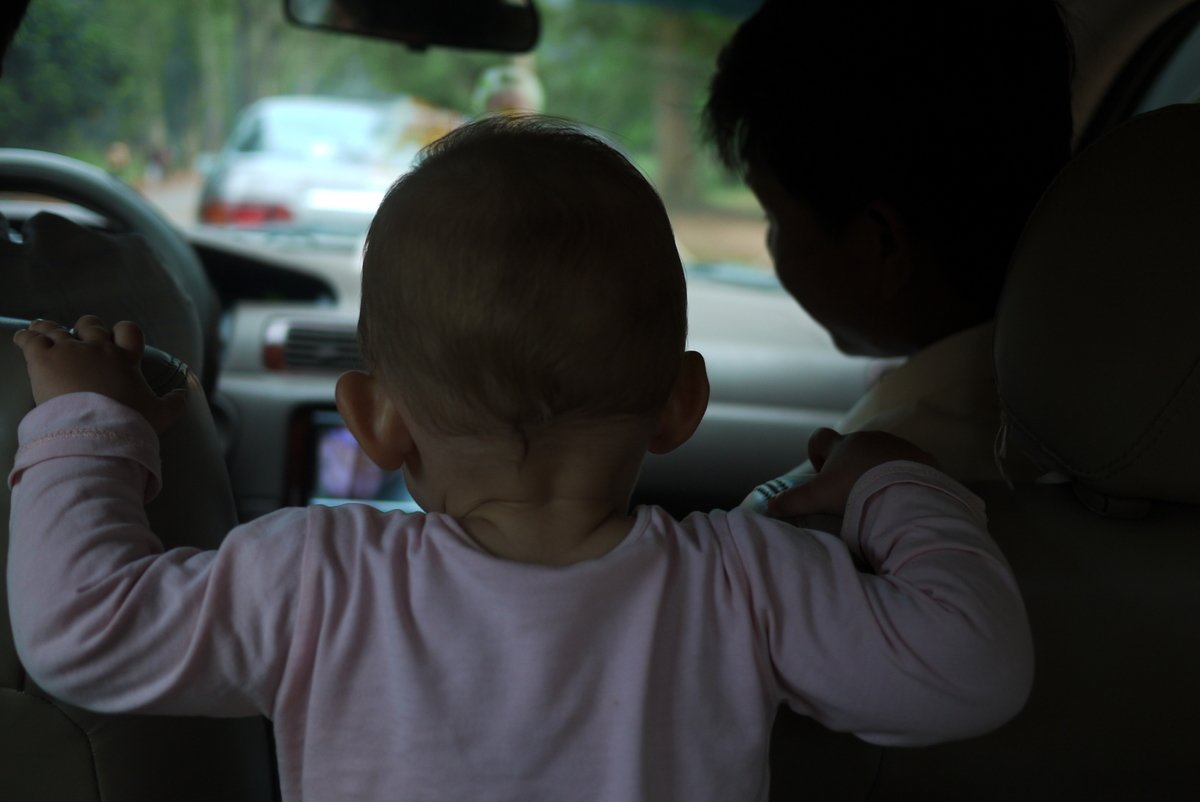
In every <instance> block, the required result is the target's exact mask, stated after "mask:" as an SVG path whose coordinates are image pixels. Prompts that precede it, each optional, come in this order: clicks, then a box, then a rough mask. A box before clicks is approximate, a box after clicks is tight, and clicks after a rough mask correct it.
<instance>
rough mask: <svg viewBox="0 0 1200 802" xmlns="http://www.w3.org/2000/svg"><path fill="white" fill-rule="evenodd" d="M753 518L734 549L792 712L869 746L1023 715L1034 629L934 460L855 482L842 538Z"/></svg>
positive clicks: (972, 516) (974, 731) (961, 496)
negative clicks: (757, 531) (750, 534)
mask: <svg viewBox="0 0 1200 802" xmlns="http://www.w3.org/2000/svg"><path fill="white" fill-rule="evenodd" d="M829 467H831V465H830V464H827V465H826V468H829ZM745 520H746V523H747V524H749V525H752V526H757V527H761V534H762V537H761V539H759V538H749V539H747V540H745V541H739V542H741V543H745V544H746V547H745V548H742V549H739V550H740V551H741V553H742V555H743V559H744V561H745V564H746V566H747V577H748V581H749V583H750V594H751V599H752V603H753V605H754V609H755V612H756V617H757V620H758V623H759V625H760V627H762V629H763V631H764V635H765V637H764V641H765V644H766V649H767V651H768V658H767V659H768V660H769V663H770V666H771V668H772V670H773V673H774V678H775V681H776V682H777V683H778V685H779V688H780V691H781V694H782V696H783V697H784V698H785V699H786V700H787V701H788V702H789V704H790V705H791V706H792V707H793V708H794V709H796V710H797V711H798V712H801V713H804V714H806V715H811V716H813V717H814V718H815V719H817V720H818V721H820V722H821V723H823V724H825V725H826V726H828V727H830V728H831V729H834V730H838V731H848V732H853V733H855V734H857V735H858V736H859V737H861V738H863V739H864V740H868V741H871V742H873V743H879V744H885V745H900V746H917V745H922V744H929V743H936V742H939V741H945V740H952V739H959V738H967V737H972V736H975V735H980V734H983V733H985V732H988V731H990V730H992V729H994V728H996V727H998V726H999V725H1001V724H1003V723H1004V722H1005V721H1007V720H1008V719H1010V718H1011V717H1012V716H1014V715H1015V714H1016V713H1017V712H1018V711H1019V710H1020V709H1021V707H1022V705H1023V704H1024V702H1025V699H1026V697H1027V696H1028V693H1029V690H1030V687H1031V684H1032V676H1033V647H1032V641H1031V637H1030V632H1029V624H1028V620H1027V618H1026V615H1025V609H1024V605H1023V603H1022V600H1021V597H1020V593H1019V591H1018V589H1017V585H1016V582H1015V580H1014V578H1013V576H1012V574H1011V572H1010V571H1009V568H1008V565H1007V563H1006V561H1005V560H1004V557H1003V556H1002V555H1001V553H1000V551H999V549H998V548H997V546H996V544H995V543H994V542H993V541H992V539H991V538H990V537H989V536H988V534H987V531H986V519H985V516H984V510H983V505H982V502H980V501H979V499H978V498H977V497H975V496H974V495H973V494H971V493H970V492H969V491H968V490H966V488H964V487H962V486H961V485H959V484H958V483H957V482H955V481H954V480H952V479H950V478H949V477H947V476H945V475H944V474H942V473H940V472H938V471H937V470H935V469H933V468H931V467H929V466H927V465H924V464H918V463H915V462H912V461H897V462H889V463H886V464H883V465H879V466H876V467H873V468H871V469H870V470H868V471H867V472H866V473H865V474H863V475H862V476H861V478H859V480H858V481H857V482H856V483H855V484H854V485H853V489H852V491H851V492H850V494H849V499H848V503H847V506H846V511H845V518H844V523H843V528H842V532H841V538H840V541H841V542H839V539H838V538H837V537H835V536H833V535H829V534H826V533H823V532H811V531H806V530H799V531H797V530H786V529H785V528H784V525H783V524H777V523H775V522H773V521H770V520H769V519H765V518H761V517H747V518H746V519H745ZM731 523H736V520H735V521H732V522H731ZM776 530H777V531H776ZM847 546H848V547H849V549H847ZM854 558H857V559H858V561H859V564H861V565H865V566H866V569H865V570H859V569H858V568H856V565H855V559H854Z"/></svg>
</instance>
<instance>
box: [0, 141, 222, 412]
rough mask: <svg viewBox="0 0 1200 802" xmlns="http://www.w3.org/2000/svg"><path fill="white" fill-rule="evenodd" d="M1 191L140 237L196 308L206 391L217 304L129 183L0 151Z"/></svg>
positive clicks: (64, 161) (186, 254)
mask: <svg viewBox="0 0 1200 802" xmlns="http://www.w3.org/2000/svg"><path fill="white" fill-rule="evenodd" d="M0 191H5V192H29V193H35V194H38V195H46V196H49V197H53V198H58V199H61V200H65V201H69V202H70V203H74V204H76V205H78V206H82V207H83V208H85V209H88V210H90V211H93V212H95V213H96V214H99V215H101V216H103V217H105V218H106V219H108V220H110V221H111V222H112V223H113V224H114V226H115V228H116V229H117V230H120V231H125V232H129V233H134V234H140V235H141V236H142V237H144V238H145V240H146V242H147V244H148V245H149V246H150V249H151V250H152V251H153V252H154V253H155V255H156V256H158V258H159V261H161V262H162V265H163V267H164V268H165V269H166V272H167V273H168V274H169V275H170V276H171V277H172V278H173V279H174V280H175V281H176V283H177V284H178V285H179V286H180V287H181V288H182V290H183V292H184V294H186V295H187V296H188V297H189V298H190V299H191V301H192V303H193V304H194V305H195V307H196V313H197V315H198V317H199V318H200V326H201V329H202V337H203V345H204V354H203V356H204V362H203V364H201V365H193V366H191V367H192V369H193V370H194V371H195V372H196V374H197V375H198V376H199V377H200V380H201V384H202V386H203V387H204V388H205V390H207V391H210V392H211V390H212V388H213V385H214V382H215V379H216V361H217V360H216V353H217V343H218V324H219V316H220V305H219V303H218V300H217V293H216V291H215V290H214V289H213V286H212V284H211V283H209V280H208V275H207V274H206V273H205V272H204V266H203V265H202V264H201V263H200V259H199V258H198V257H197V256H196V252H195V251H194V250H192V247H191V246H190V245H189V244H188V242H187V240H186V239H184V237H183V235H182V234H181V233H180V232H179V230H178V229H176V228H175V226H174V225H172V224H171V223H170V221H168V220H167V219H166V218H165V217H164V216H163V215H162V214H161V213H159V212H158V211H157V210H156V209H155V208H154V207H153V206H151V205H150V203H148V202H147V201H146V199H145V198H143V197H142V196H141V195H139V194H138V193H137V191H136V190H134V189H133V188H132V187H130V186H129V185H127V184H125V183H123V182H121V181H119V180H118V179H116V178H114V177H113V176H111V175H109V174H108V173H107V172H105V171H104V170H102V169H100V168H99V167H96V166H94V165H91V164H87V163H86V162H81V161H79V160H77V159H72V158H69V157H66V156H60V155H58V154H56V153H48V152H45V151H40V150H25V149H21V148H0Z"/></svg>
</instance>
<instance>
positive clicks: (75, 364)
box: [13, 315, 187, 432]
mask: <svg viewBox="0 0 1200 802" xmlns="http://www.w3.org/2000/svg"><path fill="white" fill-rule="evenodd" d="M13 342H14V343H16V345H17V347H18V348H20V349H21V352H22V353H23V354H24V355H25V365H26V367H27V369H28V371H29V384H30V387H31V389H32V390H33V400H34V402H35V403H38V404H42V403H45V402H46V401H49V400H50V399H52V398H57V397H58V396H60V395H67V394H70V393H80V392H92V393H100V394H101V395H106V396H108V397H109V398H111V399H113V400H114V401H119V402H121V403H122V404H125V405H126V406H128V407H130V408H131V409H134V410H136V411H137V412H139V413H141V415H142V416H143V417H144V418H145V419H146V420H147V421H149V423H150V425H151V426H153V427H154V431H156V432H162V431H163V430H165V429H166V428H167V427H168V426H170V425H171V424H172V423H173V422H174V421H175V420H177V419H178V418H179V416H180V415H182V414H183V410H184V407H185V405H186V402H187V399H186V395H185V394H186V390H185V389H183V388H180V389H178V390H172V391H171V392H170V393H168V394H167V395H166V396H163V397H161V398H160V397H159V396H158V395H156V394H155V392H154V390H152V389H151V388H150V385H149V383H147V381H146V379H145V377H144V376H142V372H141V369H140V364H141V361H142V353H143V352H144V351H145V348H146V343H145V340H144V339H143V337H142V330H141V329H140V328H138V327H137V325H136V324H134V323H130V322H129V321H121V322H120V323H118V324H117V325H116V326H114V327H113V328H112V329H111V330H109V329H108V327H107V326H105V325H104V322H103V321H102V320H100V318H98V317H96V316H95V315H84V316H83V317H81V318H79V320H78V321H77V322H76V323H75V329H74V331H73V332H71V331H67V330H66V329H65V328H63V327H62V326H60V325H58V324H57V323H55V322H54V321H52V320H36V321H34V322H33V323H31V324H29V328H27V329H22V330H20V331H18V332H17V333H16V334H14V335H13Z"/></svg>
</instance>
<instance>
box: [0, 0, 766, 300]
mask: <svg viewBox="0 0 1200 802" xmlns="http://www.w3.org/2000/svg"><path fill="white" fill-rule="evenodd" d="M538 8H539V10H540V12H541V15H542V38H541V41H540V43H539V44H538V46H537V49H536V50H535V51H534V52H533V53H531V54H528V55H522V56H516V57H513V56H508V55H503V54H491V53H476V52H462V51H454V50H448V49H432V50H430V51H428V52H424V53H418V52H412V51H409V50H408V49H406V48H405V47H404V46H402V45H398V44H396V43H391V42H386V41H379V40H373V39H364V38H357V37H352V36H345V35H337V34H330V33H325V32H319V31H309V30H304V29H301V28H298V27H295V26H293V25H291V24H290V23H288V22H287V21H286V20H285V19H284V17H283V12H282V4H281V3H280V2H279V1H278V0H258V1H256V2H248V1H246V0H243V1H242V2H233V0H205V1H204V2H196V1H195V0H89V1H88V2H83V0H34V2H33V3H32V4H31V6H30V9H29V12H28V15H27V17H26V19H25V22H24V24H23V25H22V27H21V29H20V31H19V32H18V35H17V38H16V40H15V42H14V45H13V47H12V49H11V51H10V53H9V56H8V59H7V60H6V63H5V69H4V74H3V78H2V79H0V102H2V103H3V106H4V108H6V109H8V110H9V111H8V113H6V114H5V115H4V117H3V118H2V119H0V146H5V147H30V148H39V149H44V150H53V151H56V152H59V153H63V154H66V155H70V156H73V157H76V158H79V159H82V160H84V161H88V162H91V163H93V164H96V165H99V166H101V167H103V168H105V169H107V170H109V171H110V172H111V173H113V174H114V175H116V176H118V177H120V178H121V179H122V180H124V181H127V182H128V183H130V184H132V185H133V186H135V187H137V188H138V190H139V191H141V192H142V194H143V195H144V196H145V197H147V198H148V199H150V200H151V201H152V202H154V203H155V204H157V205H158V206H159V208H160V209H162V211H163V212H165V213H166V214H167V215H168V216H169V217H170V218H171V219H172V220H173V221H174V222H175V223H177V224H178V225H179V226H181V227H182V228H184V229H189V230H191V229H196V228H197V227H204V228H205V229H206V231H209V232H211V230H212V229H230V230H233V229H237V230H240V231H242V232H245V231H246V230H247V229H256V228H262V229H270V230H272V231H275V232H287V231H304V232H319V231H338V232H342V233H344V234H347V235H348V236H347V239H346V242H347V243H348V244H347V245H346V247H347V249H348V250H350V251H352V250H353V247H354V244H353V243H354V242H355V239H354V237H355V235H356V234H361V232H363V231H365V228H366V225H367V222H368V221H369V219H370V215H371V213H372V212H373V210H374V207H375V204H376V203H377V202H378V199H379V198H380V197H381V196H382V192H383V191H385V190H386V187H387V186H388V185H389V184H390V183H391V182H392V181H393V180H395V178H396V177H397V176H398V175H399V174H400V173H402V172H403V171H404V170H405V169H406V167H407V165H408V164H410V163H411V160H412V157H413V155H414V154H415V153H416V151H417V149H419V147H420V146H422V145H424V144H427V143H428V142H430V141H432V140H433V139H435V138H436V137H437V136H439V135H440V134H441V133H444V132H445V131H447V130H449V129H450V128H452V127H454V126H455V125H457V124H459V123H461V122H462V121H464V120H467V119H470V118H471V117H473V116H475V115H479V114H482V113H485V112H488V111H497V110H504V109H529V110H538V111H544V112H546V113H550V114H555V115H561V116H564V117H569V118H572V119H576V120H579V121H581V122H584V123H586V124H588V125H589V126H591V127H592V128H594V129H595V130H596V131H597V132H598V133H600V134H602V135H603V136H605V137H606V138H608V139H609V140H610V141H611V142H612V143H613V144H615V145H617V146H618V147H619V148H621V149H622V150H623V151H624V152H626V154H627V155H629V156H630V158H631V159H633V161H634V162H635V163H636V164H638V165H639V166H640V167H641V168H642V170H643V171H644V172H645V173H646V174H647V175H648V176H649V177H650V178H651V180H652V181H653V182H654V184H655V186H656V187H657V188H658V189H659V191H660V193H661V194H662V195H663V197H664V200H665V201H666V203H667V206H668V209H669V210H670V213H671V217H672V220H673V222H674V224H675V227H676V231H677V234H678V238H679V242H680V247H681V251H682V252H683V254H684V256H685V260H687V261H689V262H694V263H697V264H702V265H705V266H707V268H708V269H707V271H706V272H705V275H706V276H708V277H709V280H713V281H737V280H738V278H739V276H741V275H743V273H744V271H745V270H747V269H749V270H751V271H753V272H754V274H755V276H756V278H755V279H753V280H751V281H750V284H751V285H754V282H755V281H758V282H759V283H761V282H762V281H763V280H764V278H765V280H766V281H767V282H768V283H769V282H770V278H771V273H770V270H769V260H768V257H767V253H766V250H765V246H764V244H763V233H764V224H763V222H762V217H761V213H760V212H759V210H758V206H757V204H756V203H755V201H754V199H753V197H752V196H751V195H750V193H749V192H748V191H747V190H746V189H745V188H744V186H743V185H742V184H741V182H740V181H739V180H737V179H736V178H735V177H731V176H728V175H726V174H725V173H724V171H723V170H721V169H720V168H719V167H718V166H717V164H716V161H715V158H714V156H713V154H712V153H711V151H710V150H709V149H708V148H707V147H706V146H705V145H704V144H703V143H702V142H701V140H700V137H699V112H700V108H701V105H702V103H703V99H704V92H705V88H706V84H707V81H708V79H709V77H710V75H711V73H712V70H713V66H714V63H715V58H716V53H717V50H718V48H719V46H720V44H721V43H722V42H724V41H725V39H727V38H728V36H729V34H730V33H731V32H732V30H733V28H734V26H735V24H736V20H734V19H732V18H729V17H725V16H721V15H718V14H715V13H685V12H683V11H679V10H675V9H671V8H664V7H646V6H642V5H638V4H632V3H624V2H587V1H585V0H544V1H543V2H540V3H538ZM264 155H274V156H277V157H279V158H278V159H275V160H274V161H275V162H277V163H275V164H271V163H268V162H270V161H272V160H268V159H264V158H263V156H264ZM285 159H286V160H289V162H290V163H289V164H286V165H285V164H282V161H283V160H285ZM714 266H715V267H716V268H719V269H713V268H714Z"/></svg>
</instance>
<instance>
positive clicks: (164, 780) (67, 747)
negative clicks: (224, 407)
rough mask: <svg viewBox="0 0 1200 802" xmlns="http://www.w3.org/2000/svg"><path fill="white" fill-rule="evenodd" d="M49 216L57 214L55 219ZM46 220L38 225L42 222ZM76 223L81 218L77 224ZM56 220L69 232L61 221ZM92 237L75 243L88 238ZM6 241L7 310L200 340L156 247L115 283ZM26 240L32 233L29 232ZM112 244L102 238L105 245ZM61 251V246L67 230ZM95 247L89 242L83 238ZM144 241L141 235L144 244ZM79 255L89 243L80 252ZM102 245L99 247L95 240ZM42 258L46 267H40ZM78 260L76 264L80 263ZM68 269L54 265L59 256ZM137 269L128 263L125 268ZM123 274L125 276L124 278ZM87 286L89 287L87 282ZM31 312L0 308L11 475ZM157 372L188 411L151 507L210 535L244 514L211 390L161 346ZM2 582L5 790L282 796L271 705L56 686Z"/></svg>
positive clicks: (1, 775)
mask: <svg viewBox="0 0 1200 802" xmlns="http://www.w3.org/2000/svg"><path fill="white" fill-rule="evenodd" d="M50 225H51V226H55V227H60V228H61V224H60V223H59V222H57V221H54V222H51V223H50ZM46 230H47V229H45V228H44V229H43V231H46ZM77 231H78V230H76V232H77ZM60 233H61V232H60ZM86 243H87V238H86V237H85V239H84V245H82V246H81V245H77V246H76V247H85V246H86ZM4 247H5V249H6V250H5V251H4V252H3V253H0V257H2V258H0V273H5V272H7V275H6V276H5V277H4V280H3V281H2V282H0V284H2V285H3V286H4V287H5V289H6V293H5V294H4V295H0V314H13V313H14V312H10V310H22V311H17V312H16V313H18V314H21V313H24V314H30V313H32V314H41V315H43V316H46V317H51V316H54V317H59V318H64V319H67V320H72V321H73V320H74V318H75V317H77V316H78V315H79V314H82V313H84V312H95V313H98V314H101V315H103V316H105V317H107V318H108V319H110V320H117V319H121V318H125V317H129V318H133V319H137V320H141V319H142V317H143V314H142V312H141V311H140V310H147V311H146V312H145V316H146V318H147V319H148V320H150V321H152V322H151V324H150V325H151V327H152V329H153V331H154V332H155V334H156V340H157V341H158V342H159V343H164V344H165V343H168V342H174V343H177V344H179V345H180V346H181V347H182V348H183V349H184V350H185V351H186V350H189V349H194V348H196V347H198V343H199V342H200V339H199V335H198V324H197V323H196V316H195V313H194V311H193V310H191V309H190V307H189V306H188V305H187V304H186V301H185V300H184V299H183V297H182V295H181V294H180V293H179V292H178V290H175V289H174V288H173V286H171V285H166V284H163V283H162V281H161V279H162V278H163V277H156V276H155V274H154V270H156V268H155V267H154V261H153V260H152V259H151V260H144V259H141V258H140V256H137V251H135V253H134V256H133V257H128V256H127V255H126V256H121V257H120V258H118V259H117V260H116V264H115V265H114V264H112V261H111V260H110V262H109V263H108V265H107V267H108V268H115V273H114V274H113V275H110V280H109V283H108V286H103V282H97V283H94V284H91V285H88V284H80V285H73V284H71V283H70V282H69V280H68V272H67V271H65V270H63V269H61V268H63V267H64V265H62V264H61V263H59V264H57V265H56V264H48V263H47V262H46V260H45V259H44V254H45V253H46V251H43V258H39V259H38V260H28V259H24V258H23V255H22V254H21V252H20V251H17V250H14V248H15V246H14V245H13V244H11V243H5V244H4ZM20 247H22V248H23V247H26V246H20ZM101 248H102V252H103V246H101ZM53 250H54V252H57V253H66V252H67V251H68V250H69V249H67V245H66V243H64V242H59V243H56V246H55V248H54V249H53ZM85 250H86V248H85ZM139 250H140V249H139ZM76 256H78V257H79V258H80V259H84V258H86V256H87V254H86V253H83V254H80V253H77V254H76ZM93 256H96V252H93ZM37 264H41V266H42V267H43V268H46V269H45V271H44V272H39V271H38V270H37V269H27V268H30V267H31V266H32V267H33V268H36V265H37ZM78 265H79V262H75V263H73V264H72V265H71V268H72V269H73V270H78V269H79V267H78ZM56 266H57V267H58V268H60V269H58V270H55V269H54V268H55V267H56ZM122 269H127V270H129V271H130V272H129V274H128V275H126V274H125V273H122V272H121V271H122ZM116 276H120V279H119V281H118V280H117V279H116ZM89 286H90V288H91V289H90V291H84V288H85V287H89ZM22 325H24V322H23V321H17V320H12V319H11V318H0V472H2V473H3V475H4V476H5V477H7V475H8V472H9V470H10V469H11V467H12V463H13V455H14V453H15V451H16V431H17V424H18V422H19V421H20V419H21V417H22V416H23V415H24V414H25V412H26V411H28V410H29V409H30V408H32V406H33V402H32V398H31V396H30V391H29V384H28V380H27V377H26V373H25V366H24V360H23V358H22V356H21V353H20V351H18V350H17V349H16V348H15V347H14V346H12V345H11V340H12V334H13V332H14V331H15V330H16V328H17V327H19V326H22ZM145 371H146V373H147V376H148V377H150V378H151V382H152V384H153V383H162V382H171V381H176V382H178V381H188V382H189V383H190V385H191V393H190V400H189V404H188V408H187V412H186V414H185V416H184V418H183V419H182V420H180V421H179V422H177V423H176V424H175V425H174V426H173V427H172V428H171V429H170V430H168V431H167V432H166V433H165V434H164V435H163V438H162V456H163V474H164V477H163V478H164V485H163V492H162V494H161V495H160V496H159V497H158V498H157V499H155V500H154V502H152V503H151V504H150V505H149V506H148V508H147V512H148V515H149V517H150V521H151V524H152V525H153V527H154V529H155V531H156V532H158V533H159V534H160V536H161V537H162V538H163V540H164V541H165V542H166V543H167V545H168V546H171V545H179V544H188V545H196V546H201V547H214V546H216V545H217V544H218V543H219V542H220V539H221V537H222V536H223V535H224V533H225V532H226V531H228V529H229V528H230V527H231V526H232V525H233V524H234V523H235V522H236V521H235V513H234V504H233V494H232V491H231V488H230V485H229V479H228V474H227V472H226V469H225V463H224V458H223V455H222V453H221V450H220V445H219V442H218V438H217V433H216V430H215V427H214V424H213V420H212V417H211V415H210V413H209V410H208V406H207V403H206V400H205V396H204V393H203V391H202V390H201V388H200V387H199V384H198V382H197V380H196V377H195V376H194V374H191V373H189V372H186V371H183V370H180V369H179V366H178V364H177V363H173V362H172V361H170V360H169V359H168V358H166V357H165V356H164V355H163V354H161V353H156V354H152V355H149V354H148V357H147V360H146V363H145ZM8 516H9V494H8V490H7V484H5V486H4V488H3V489H0V563H6V562H7V554H8ZM3 584H4V587H5V589H4V592H3V593H0V800H13V802H18V801H19V802H40V801H41V800H45V801H46V802H75V800H81V801H82V800H112V801H114V802H152V801H153V802H161V801H162V800H172V802H175V801H178V800H195V802H201V800H204V801H205V802H208V801H210V800H230V801H231V802H234V801H236V802H268V801H269V800H273V799H276V798H277V795H278V794H277V783H276V780H275V776H274V758H273V749H272V744H271V737H270V727H269V724H268V722H267V721H266V720H265V719H261V718H251V719H200V718H187V719H183V718H171V717H162V716H159V717H152V716H108V715H99V714H94V713H90V712H87V711H84V710H81V709H79V708H76V707H73V706H70V705H66V704H64V703H62V702H59V701H57V700H55V699H53V698H50V697H49V696H47V695H46V694H45V693H43V692H42V691H41V689H39V688H38V687H37V686H36V685H35V684H34V683H33V682H32V681H31V680H30V678H29V677H28V676H26V674H25V672H24V670H23V668H22V666H21V664H20V661H19V659H18V658H17V655H16V653H15V651H14V648H13V642H12V633H11V629H10V627H9V623H8V605H7V582H6V581H5V582H4V583H3Z"/></svg>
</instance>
